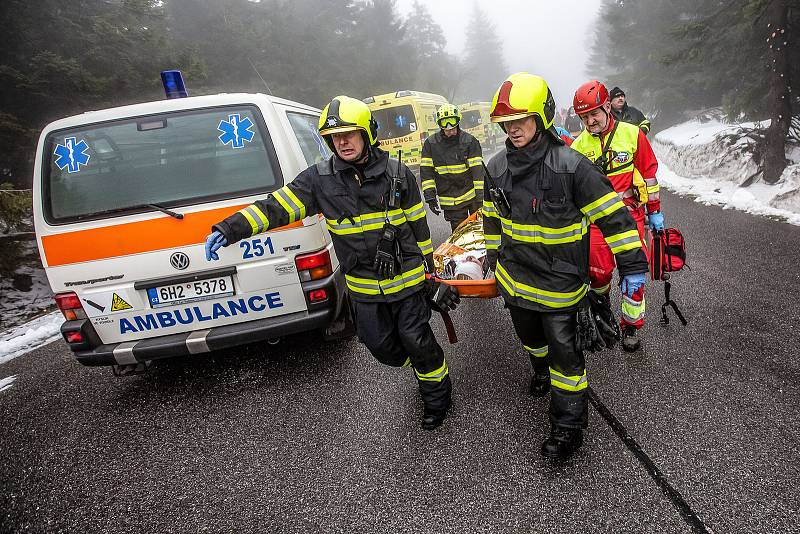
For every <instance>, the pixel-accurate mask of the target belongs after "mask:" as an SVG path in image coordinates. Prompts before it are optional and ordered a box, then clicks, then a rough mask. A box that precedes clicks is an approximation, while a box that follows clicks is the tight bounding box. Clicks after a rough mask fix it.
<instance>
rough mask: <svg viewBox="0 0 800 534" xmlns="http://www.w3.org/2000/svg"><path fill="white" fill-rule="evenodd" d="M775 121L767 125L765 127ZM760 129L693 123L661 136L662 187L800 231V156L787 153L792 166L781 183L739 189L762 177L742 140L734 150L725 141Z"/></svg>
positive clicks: (658, 148)
mask: <svg viewBox="0 0 800 534" xmlns="http://www.w3.org/2000/svg"><path fill="white" fill-rule="evenodd" d="M768 122H769V121H766V122H765V123H761V125H760V126H761V127H765V126H766V125H767V124H768ZM757 126H758V125H756V124H754V123H747V124H725V123H723V122H721V121H719V120H716V119H711V120H702V121H701V120H697V119H694V120H691V121H688V122H685V123H683V124H679V125H677V126H673V127H672V128H669V129H667V130H664V131H662V132H659V133H658V135H656V137H655V139H653V143H652V144H653V149H654V150H655V152H656V155H657V156H658V159H659V164H660V166H659V173H658V179H659V182H660V183H661V184H662V185H664V186H665V187H667V188H668V189H670V190H672V191H675V192H676V193H679V194H686V195H693V196H696V197H697V202H700V203H703V204H706V205H712V204H713V205H718V206H722V207H724V208H725V209H737V210H741V211H745V212H748V213H752V214H754V215H762V216H767V217H775V218H779V219H782V220H785V221H786V222H788V223H789V224H794V225H798V226H800V153H798V151H791V152H789V153H787V157H788V158H789V160H790V162H791V163H790V165H789V166H787V168H786V170H785V171H784V173H783V175H782V177H781V179H780V181H779V183H777V184H774V185H768V184H765V183H763V182H758V181H756V182H755V183H753V184H751V185H750V186H748V187H740V186H739V184H741V183H743V182H744V181H745V180H748V179H749V178H751V177H752V176H753V175H754V174H756V173H757V167H756V164H755V163H754V162H753V161H752V158H751V156H750V155H749V154H747V153H746V152H745V151H744V150H743V148H744V147H745V145H747V144H749V143H751V142H752V141H751V140H749V139H740V140H738V141H736V142H735V143H734V144H732V145H731V144H730V142H729V141H727V140H725V139H724V138H723V136H725V135H727V134H733V133H735V132H736V131H737V130H738V129H739V128H741V127H745V128H753V127H757Z"/></svg>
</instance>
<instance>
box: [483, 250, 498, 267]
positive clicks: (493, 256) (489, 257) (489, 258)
mask: <svg viewBox="0 0 800 534" xmlns="http://www.w3.org/2000/svg"><path fill="white" fill-rule="evenodd" d="M486 262H487V263H488V264H489V267H491V269H492V271H496V270H497V251H496V250H487V251H486Z"/></svg>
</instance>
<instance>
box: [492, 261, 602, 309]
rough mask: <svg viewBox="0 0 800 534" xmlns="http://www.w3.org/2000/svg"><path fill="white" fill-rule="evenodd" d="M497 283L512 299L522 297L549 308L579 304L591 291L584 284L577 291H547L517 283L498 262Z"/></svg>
mask: <svg viewBox="0 0 800 534" xmlns="http://www.w3.org/2000/svg"><path fill="white" fill-rule="evenodd" d="M495 275H496V277H497V282H498V283H499V284H500V285H501V286H503V288H505V290H506V291H508V293H509V294H510V295H511V296H512V297H522V298H524V299H525V300H529V301H531V302H536V303H537V304H541V305H542V306H547V307H549V308H567V307H569V306H574V305H575V304H577V303H579V302H580V301H581V299H582V298H583V297H584V295H586V292H587V291H588V290H589V286H588V284H583V285H581V287H579V288H578V289H576V290H575V291H567V292H561V291H547V290H544V289H539V288H537V287H533V286H529V285H527V284H523V283H520V282H517V281H515V280H514V279H513V278H511V276H510V275H509V274H508V272H507V271H506V270H505V269H504V268H503V266H502V265H501V264H500V263H499V262H498V263H497V270H496V271H495Z"/></svg>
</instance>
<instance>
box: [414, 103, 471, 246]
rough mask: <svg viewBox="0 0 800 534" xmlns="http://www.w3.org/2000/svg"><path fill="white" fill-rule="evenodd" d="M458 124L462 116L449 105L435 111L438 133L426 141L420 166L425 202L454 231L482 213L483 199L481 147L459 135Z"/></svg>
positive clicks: (464, 133) (455, 108)
mask: <svg viewBox="0 0 800 534" xmlns="http://www.w3.org/2000/svg"><path fill="white" fill-rule="evenodd" d="M459 122H461V112H460V111H458V108H457V107H455V106H454V105H452V104H444V105H443V106H441V107H440V108H439V109H438V110H437V111H436V123H437V124H438V125H439V128H441V130H439V131H438V132H436V133H435V134H434V135H432V136H430V137H429V138H428V139H426V140H425V144H424V145H422V159H421V160H420V165H419V172H420V179H421V180H422V194H423V195H424V196H425V202H427V203H428V206H429V207H430V209H431V211H432V212H433V213H434V214H435V215H439V208H440V207H441V209H442V210H443V211H444V218H445V220H447V221H449V222H450V227H451V228H452V229H453V230H455V229H456V227H457V226H458V225H459V224H460V223H461V221H463V220H464V219H466V218H467V217H469V215H470V214H471V213H474V212H476V211H478V210H480V209H481V202H482V199H483V172H484V171H483V155H482V153H481V144H480V143H479V142H478V140H477V139H475V137H473V136H472V135H470V134H468V133H467V132H464V131H462V130H461V128H459V127H458V124H459ZM437 196H438V197H439V199H438V201H437V199H436V197H437Z"/></svg>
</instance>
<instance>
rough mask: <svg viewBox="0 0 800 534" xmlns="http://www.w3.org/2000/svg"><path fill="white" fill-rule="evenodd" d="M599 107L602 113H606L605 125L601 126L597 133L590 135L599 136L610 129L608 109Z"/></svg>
mask: <svg viewBox="0 0 800 534" xmlns="http://www.w3.org/2000/svg"><path fill="white" fill-rule="evenodd" d="M600 109H602V110H603V113H605V114H606V127H605V128H603V129H602V130H601V131H600V132H599V133H593V134H592V135H593V136H595V137H600V136H601V135H603V134H604V133H606V132H607V131H609V130H610V129H611V114H610V113H609V112H608V111H606V108H600ZM589 133H591V132H589Z"/></svg>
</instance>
